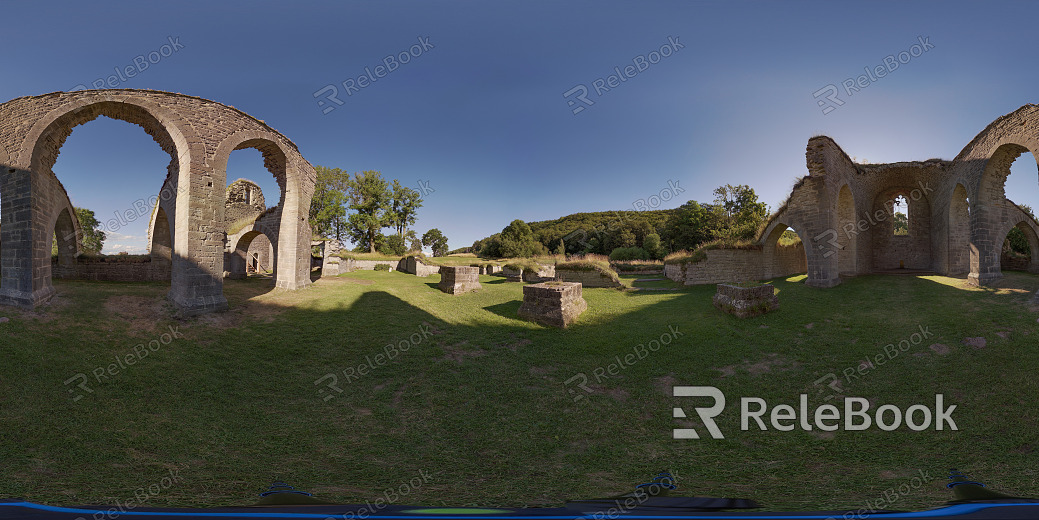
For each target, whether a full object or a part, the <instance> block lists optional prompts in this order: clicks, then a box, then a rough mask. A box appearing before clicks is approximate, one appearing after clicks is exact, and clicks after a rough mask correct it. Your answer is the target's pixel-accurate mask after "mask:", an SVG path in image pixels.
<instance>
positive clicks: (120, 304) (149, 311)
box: [105, 294, 169, 331]
mask: <svg viewBox="0 0 1039 520" xmlns="http://www.w3.org/2000/svg"><path fill="white" fill-rule="evenodd" d="M105 311H107V312H108V313H110V314H114V315H115V316H116V317H118V318H119V319H121V320H124V321H126V322H127V324H128V325H129V327H130V330H137V331H152V330H155V327H156V326H157V325H158V324H159V321H161V320H164V319H167V318H169V310H168V308H167V306H166V299H165V298H156V297H149V296H134V295H128V294H120V295H115V296H109V297H108V298H107V299H105Z"/></svg>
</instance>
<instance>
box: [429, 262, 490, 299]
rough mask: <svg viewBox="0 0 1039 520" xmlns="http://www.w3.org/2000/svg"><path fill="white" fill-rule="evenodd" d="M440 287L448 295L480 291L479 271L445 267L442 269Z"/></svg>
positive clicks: (466, 267) (459, 267)
mask: <svg viewBox="0 0 1039 520" xmlns="http://www.w3.org/2000/svg"><path fill="white" fill-rule="evenodd" d="M438 287H439V288H440V290H441V291H444V292H446V293H448V294H463V293H467V292H471V291H478V290H480V288H481V287H480V272H479V269H477V268H475V267H469V266H443V267H441V268H440V283H439V284H438Z"/></svg>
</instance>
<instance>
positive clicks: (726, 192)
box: [714, 184, 768, 240]
mask: <svg viewBox="0 0 1039 520" xmlns="http://www.w3.org/2000/svg"><path fill="white" fill-rule="evenodd" d="M714 205H715V208H716V211H719V212H720V213H721V223H720V224H721V226H720V227H719V228H718V229H717V230H716V232H715V235H716V236H717V237H719V238H728V239H737V240H739V239H742V240H746V239H750V238H754V235H755V234H756V233H757V230H758V227H759V226H760V225H761V224H762V223H763V222H764V221H765V219H767V218H768V205H767V204H765V203H764V202H758V196H757V194H756V193H754V190H753V189H752V188H751V187H750V186H747V185H746V184H740V185H737V186H733V185H731V184H726V185H724V186H719V187H718V188H715V190H714Z"/></svg>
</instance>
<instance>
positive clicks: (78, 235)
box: [51, 204, 83, 278]
mask: <svg viewBox="0 0 1039 520" xmlns="http://www.w3.org/2000/svg"><path fill="white" fill-rule="evenodd" d="M51 229H52V230H53V231H52V233H53V234H52V235H51V237H53V238H52V240H55V241H56V242H57V244H58V263H57V266H56V267H57V269H58V273H57V277H58V278H66V277H72V276H73V274H74V272H75V262H76V256H78V255H79V254H80V253H82V252H83V249H82V244H83V231H82V229H81V228H80V226H79V218H78V217H77V216H76V214H75V209H74V208H73V207H72V205H71V204H70V205H68V206H65V207H64V208H62V209H61V210H59V212H58V214H57V215H55V219H54V226H53V227H52V228H51ZM52 275H54V273H52Z"/></svg>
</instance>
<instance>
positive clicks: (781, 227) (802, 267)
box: [762, 223, 808, 279]
mask: <svg viewBox="0 0 1039 520" xmlns="http://www.w3.org/2000/svg"><path fill="white" fill-rule="evenodd" d="M762 253H763V254H764V258H763V262H764V264H765V265H764V267H765V278H766V279H771V278H781V277H786V276H793V275H797V274H805V273H807V272H808V255H807V252H806V251H805V246H804V242H803V241H802V240H801V235H800V234H799V233H798V232H797V231H796V230H795V229H794V228H793V227H791V226H788V225H786V224H783V223H779V224H777V225H776V226H775V227H774V228H773V229H772V231H771V232H770V233H769V235H768V238H767V239H766V240H765V244H764V247H763V251H762Z"/></svg>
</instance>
